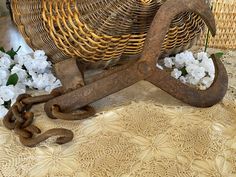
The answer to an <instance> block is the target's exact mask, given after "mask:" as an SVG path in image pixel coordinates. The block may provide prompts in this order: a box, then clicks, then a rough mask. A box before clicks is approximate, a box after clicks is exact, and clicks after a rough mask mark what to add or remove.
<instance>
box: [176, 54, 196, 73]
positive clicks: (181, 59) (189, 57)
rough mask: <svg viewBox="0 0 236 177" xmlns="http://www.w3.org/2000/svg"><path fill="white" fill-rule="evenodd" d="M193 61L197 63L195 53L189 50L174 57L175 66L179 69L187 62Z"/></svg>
mask: <svg viewBox="0 0 236 177" xmlns="http://www.w3.org/2000/svg"><path fill="white" fill-rule="evenodd" d="M192 62H194V63H195V58H194V56H193V53H192V52H189V51H185V52H182V53H179V54H177V55H176V56H175V59H174V64H175V67H176V68H178V69H180V68H183V67H184V66H185V65H186V64H188V63H192Z"/></svg>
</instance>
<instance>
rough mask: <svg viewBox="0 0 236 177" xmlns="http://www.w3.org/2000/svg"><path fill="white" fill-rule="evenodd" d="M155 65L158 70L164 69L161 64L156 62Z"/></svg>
mask: <svg viewBox="0 0 236 177" xmlns="http://www.w3.org/2000/svg"><path fill="white" fill-rule="evenodd" d="M156 67H157V68H159V69H160V70H163V69H164V68H163V67H162V66H161V65H159V64H158V63H157V64H156Z"/></svg>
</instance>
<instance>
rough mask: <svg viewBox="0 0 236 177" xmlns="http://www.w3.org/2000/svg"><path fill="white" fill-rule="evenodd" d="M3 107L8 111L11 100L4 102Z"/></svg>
mask: <svg viewBox="0 0 236 177" xmlns="http://www.w3.org/2000/svg"><path fill="white" fill-rule="evenodd" d="M4 107H5V108H7V109H9V108H10V107H11V100H10V101H5V102H4Z"/></svg>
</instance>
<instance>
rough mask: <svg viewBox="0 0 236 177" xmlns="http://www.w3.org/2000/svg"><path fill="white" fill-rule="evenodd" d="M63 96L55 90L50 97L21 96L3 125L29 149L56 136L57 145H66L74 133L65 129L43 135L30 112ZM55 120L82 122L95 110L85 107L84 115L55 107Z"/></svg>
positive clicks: (59, 91)
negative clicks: (64, 111)
mask: <svg viewBox="0 0 236 177" xmlns="http://www.w3.org/2000/svg"><path fill="white" fill-rule="evenodd" d="M61 94H62V90H61V89H60V88H59V89H55V90H53V91H52V92H51V93H50V94H48V95H41V96H35V97H32V96H31V95H29V94H22V95H19V96H18V98H17V100H16V102H15V103H14V104H13V105H12V107H11V108H10V109H9V111H8V113H7V114H6V116H5V117H4V119H3V124H4V125H5V127H6V128H8V129H9V130H14V132H15V133H16V134H17V135H18V136H19V139H20V142H21V143H22V144H23V145H25V146H28V147H35V146H36V145H37V144H39V143H41V142H43V141H45V140H47V139H48V138H50V137H53V136H56V137H58V138H57V139H56V143H57V144H65V143H67V142H69V141H71V140H72V139H73V136H74V135H73V132H72V131H71V130H68V129H64V128H54V129H50V130H47V131H46V132H44V133H42V134H41V130H40V129H39V128H38V127H37V126H35V125H33V121H34V113H33V112H30V109H31V108H32V106H33V105H35V104H39V103H44V102H47V101H49V100H51V99H53V98H55V97H57V96H59V95H61ZM52 112H53V114H54V117H55V118H58V119H63V120H80V119H84V118H87V117H90V116H92V115H94V114H95V110H94V109H93V108H92V107H90V106H86V107H84V112H83V113H80V114H78V113H62V112H60V107H59V106H57V105H55V106H54V107H53V108H52Z"/></svg>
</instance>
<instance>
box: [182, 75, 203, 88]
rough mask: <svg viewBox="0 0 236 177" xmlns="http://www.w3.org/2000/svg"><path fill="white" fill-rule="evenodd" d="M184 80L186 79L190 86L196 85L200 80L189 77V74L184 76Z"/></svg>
mask: <svg viewBox="0 0 236 177" xmlns="http://www.w3.org/2000/svg"><path fill="white" fill-rule="evenodd" d="M185 78H186V82H187V83H189V84H191V85H197V84H198V83H199V81H200V79H198V78H195V77H193V76H191V75H190V74H187V75H186V76H185Z"/></svg>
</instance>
